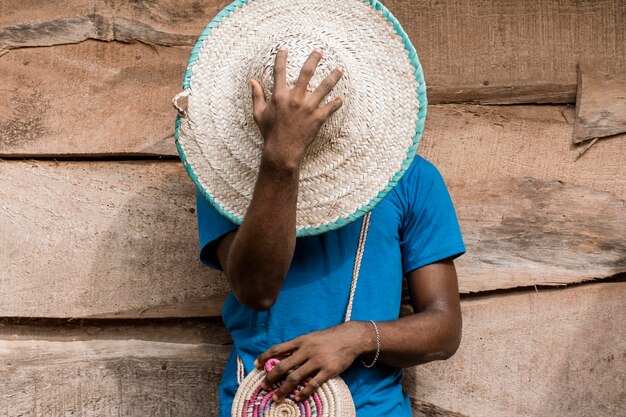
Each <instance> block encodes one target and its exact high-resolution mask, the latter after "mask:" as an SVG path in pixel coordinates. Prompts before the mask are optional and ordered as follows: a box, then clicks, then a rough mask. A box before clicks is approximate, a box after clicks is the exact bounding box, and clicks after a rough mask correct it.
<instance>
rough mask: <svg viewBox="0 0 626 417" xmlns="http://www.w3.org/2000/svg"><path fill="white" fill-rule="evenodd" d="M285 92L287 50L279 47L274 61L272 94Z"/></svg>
mask: <svg viewBox="0 0 626 417" xmlns="http://www.w3.org/2000/svg"><path fill="white" fill-rule="evenodd" d="M286 90H287V48H285V47H284V46H281V47H280V48H278V52H276V59H275V60H274V93H276V92H277V91H286Z"/></svg>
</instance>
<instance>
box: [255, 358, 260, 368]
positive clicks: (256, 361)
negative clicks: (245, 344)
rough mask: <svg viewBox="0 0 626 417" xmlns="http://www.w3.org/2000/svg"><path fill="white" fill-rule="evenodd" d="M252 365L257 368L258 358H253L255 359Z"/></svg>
mask: <svg viewBox="0 0 626 417" xmlns="http://www.w3.org/2000/svg"><path fill="white" fill-rule="evenodd" d="M254 367H255V368H258V367H259V360H258V359H255V360H254Z"/></svg>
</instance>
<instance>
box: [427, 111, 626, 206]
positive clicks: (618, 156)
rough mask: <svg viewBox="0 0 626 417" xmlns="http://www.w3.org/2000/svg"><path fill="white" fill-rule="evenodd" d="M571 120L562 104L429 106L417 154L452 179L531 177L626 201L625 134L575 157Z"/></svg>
mask: <svg viewBox="0 0 626 417" xmlns="http://www.w3.org/2000/svg"><path fill="white" fill-rule="evenodd" d="M573 122H574V109H573V108H570V107H565V106H472V105H458V104H447V105H435V106H430V107H429V108H428V116H427V120H426V130H425V132H424V135H423V139H422V143H421V144H420V148H419V153H420V154H421V155H422V156H424V157H425V158H427V159H429V160H430V161H431V162H433V163H434V164H435V165H436V166H437V167H438V168H439V169H440V170H441V172H442V173H443V174H444V177H445V178H446V179H450V180H456V179H463V178H466V179H468V180H476V181H485V180H491V179H498V178H502V177H507V176H513V177H533V178H537V179H541V180H545V181H553V180H557V181H562V182H565V183H568V184H572V185H573V184H576V185H581V186H585V187H589V188H593V189H597V190H601V191H606V192H608V193H611V194H614V195H615V196H616V197H618V198H619V199H621V200H624V199H626V134H623V135H617V136H614V137H611V138H606V139H603V140H602V141H601V142H599V143H597V144H596V145H595V146H593V147H592V148H591V149H589V151H587V153H585V155H584V156H583V157H582V158H580V159H578V160H577V159H576V157H577V155H578V153H579V151H580V149H579V147H577V146H575V145H573V144H572V131H573Z"/></svg>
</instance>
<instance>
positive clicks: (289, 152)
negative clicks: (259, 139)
mask: <svg viewBox="0 0 626 417" xmlns="http://www.w3.org/2000/svg"><path fill="white" fill-rule="evenodd" d="M303 156H304V152H301V151H299V150H297V149H293V148H291V147H289V146H280V145H278V144H276V143H275V142H274V141H271V140H267V141H265V143H264V145H263V152H262V158H263V159H264V160H265V162H267V163H268V164H269V165H271V166H272V167H274V168H277V169H282V170H288V171H299V170H300V166H301V163H302V157H303Z"/></svg>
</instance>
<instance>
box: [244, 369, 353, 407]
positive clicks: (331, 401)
mask: <svg viewBox="0 0 626 417" xmlns="http://www.w3.org/2000/svg"><path fill="white" fill-rule="evenodd" d="M270 361H271V360H270ZM270 361H268V362H267V363H266V369H264V370H260V369H253V370H252V371H251V372H250V373H249V374H248V376H246V378H245V379H244V380H243V382H242V383H241V385H240V389H238V390H237V393H236V394H235V398H234V399H233V414H232V415H233V416H234V417H253V416H254V417H256V416H259V417H261V416H263V417H313V416H317V417H354V416H355V415H356V410H355V408H354V403H353V401H352V396H351V394H350V389H349V388H348V386H347V385H346V383H345V382H344V381H343V379H341V377H334V378H331V379H329V380H328V381H326V382H325V383H323V384H322V385H321V386H320V387H319V389H317V390H316V392H314V393H313V394H312V395H311V396H310V397H309V398H307V399H306V400H302V401H296V400H295V394H294V393H293V392H292V393H290V394H289V395H288V396H287V397H286V398H285V399H284V400H283V402H282V403H275V402H274V401H273V400H272V395H273V394H274V391H275V390H271V391H265V390H263V389H261V388H260V387H259V385H260V384H261V382H262V381H263V379H264V378H265V374H266V372H269V371H270V370H271V368H272V367H273V365H275V363H272V362H270ZM267 365H269V366H267ZM305 386H306V381H304V382H303V383H302V384H300V385H298V387H297V389H298V390H300V389H302V388H304V387H305ZM276 388H278V385H276Z"/></svg>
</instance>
